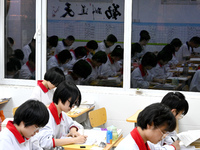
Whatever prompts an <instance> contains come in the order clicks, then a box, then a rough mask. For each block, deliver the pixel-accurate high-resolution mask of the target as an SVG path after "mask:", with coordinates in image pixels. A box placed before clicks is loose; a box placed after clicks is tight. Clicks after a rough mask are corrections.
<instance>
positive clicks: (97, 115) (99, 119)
mask: <svg viewBox="0 0 200 150" xmlns="http://www.w3.org/2000/svg"><path fill="white" fill-rule="evenodd" d="M88 115H89V120H90V124H91V126H92V127H98V126H100V125H103V124H105V123H106V121H107V115H106V109H105V108H104V107H102V108H100V109H96V110H93V111H90V112H89V113H88Z"/></svg>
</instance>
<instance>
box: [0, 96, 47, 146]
mask: <svg viewBox="0 0 200 150" xmlns="http://www.w3.org/2000/svg"><path fill="white" fill-rule="evenodd" d="M48 120H49V113H48V111H47V108H46V106H45V105H44V104H43V103H42V102H40V101H36V100H28V101H26V102H25V103H23V104H22V105H21V106H19V107H18V108H17V110H16V112H15V115H14V121H9V122H8V123H7V125H6V128H5V129H4V130H3V131H1V132H0V137H1V138H0V150H28V149H34V150H36V149H37V150H40V149H41V150H42V148H40V147H39V143H38V141H37V139H36V138H35V137H34V135H35V134H36V133H37V132H39V129H40V128H41V127H43V126H45V125H46V124H47V122H48Z"/></svg>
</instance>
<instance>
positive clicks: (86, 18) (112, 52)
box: [47, 0, 124, 87]
mask: <svg viewBox="0 0 200 150" xmlns="http://www.w3.org/2000/svg"><path fill="white" fill-rule="evenodd" d="M123 13H124V0H113V2H112V3H111V2H108V1H107V2H101V3H100V2H94V1H93V2H92V1H91V2H90V1H81V2H76V1H75V2H73V1H70V2H66V1H55V0H48V20H47V23H48V29H47V32H48V33H47V34H48V40H47V58H48V60H47V61H48V62H47V69H50V68H52V67H55V66H56V67H59V68H61V69H62V70H63V71H64V73H65V75H66V80H69V81H71V82H74V83H75V84H77V85H94V86H111V87H113V86H115V87H122V66H123V60H122V59H123V44H122V43H123V39H124V37H123V35H124V14H123ZM57 37H58V39H57ZM66 50H67V51H68V52H69V54H70V56H71V58H70V57H69V54H68V53H67V52H66ZM63 51H65V52H63ZM64 53H66V54H64Z"/></svg>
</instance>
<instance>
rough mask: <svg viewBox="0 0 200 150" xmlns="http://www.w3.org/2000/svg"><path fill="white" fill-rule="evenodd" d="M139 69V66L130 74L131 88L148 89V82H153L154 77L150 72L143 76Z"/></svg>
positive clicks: (141, 70)
mask: <svg viewBox="0 0 200 150" xmlns="http://www.w3.org/2000/svg"><path fill="white" fill-rule="evenodd" d="M141 67H142V66H141V65H140V67H137V68H136V69H134V70H133V72H132V73H131V88H148V87H149V81H152V80H153V77H154V76H153V75H152V74H151V73H150V72H148V73H147V74H145V73H144V71H143V69H142V68H141Z"/></svg>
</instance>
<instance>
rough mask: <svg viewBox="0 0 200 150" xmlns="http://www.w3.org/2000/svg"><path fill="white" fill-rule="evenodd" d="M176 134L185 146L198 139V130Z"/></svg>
mask: <svg viewBox="0 0 200 150" xmlns="http://www.w3.org/2000/svg"><path fill="white" fill-rule="evenodd" d="M177 136H178V137H179V139H180V140H181V142H182V143H183V144H184V145H185V146H188V145H190V144H191V143H193V142H195V141H197V140H198V139H200V130H188V131H186V132H181V133H179V134H177Z"/></svg>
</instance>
